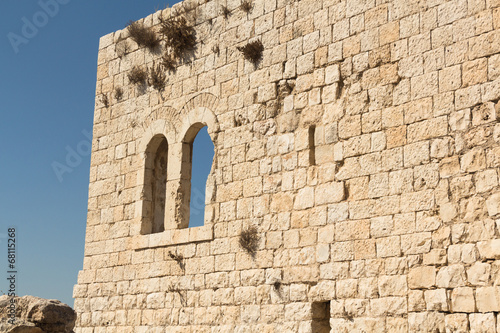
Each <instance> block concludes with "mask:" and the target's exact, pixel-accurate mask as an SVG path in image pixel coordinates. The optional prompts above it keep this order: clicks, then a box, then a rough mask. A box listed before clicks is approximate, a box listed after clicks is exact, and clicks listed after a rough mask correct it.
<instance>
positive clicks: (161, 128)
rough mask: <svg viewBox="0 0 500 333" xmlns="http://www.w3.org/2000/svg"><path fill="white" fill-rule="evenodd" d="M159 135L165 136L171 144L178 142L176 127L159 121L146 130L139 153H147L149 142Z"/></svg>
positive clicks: (162, 120)
mask: <svg viewBox="0 0 500 333" xmlns="http://www.w3.org/2000/svg"><path fill="white" fill-rule="evenodd" d="M158 134H163V135H164V136H165V138H166V139H167V141H168V143H169V144H170V143H173V142H176V141H177V131H176V130H175V127H174V125H173V124H172V123H171V122H169V121H167V120H164V119H158V120H155V121H153V122H151V123H150V124H149V126H148V127H147V128H145V130H144V132H143V134H142V137H141V138H140V140H139V146H138V149H139V152H140V153H145V152H146V150H147V148H148V144H149V142H151V140H152V139H153V138H154V137H155V136H156V135H158Z"/></svg>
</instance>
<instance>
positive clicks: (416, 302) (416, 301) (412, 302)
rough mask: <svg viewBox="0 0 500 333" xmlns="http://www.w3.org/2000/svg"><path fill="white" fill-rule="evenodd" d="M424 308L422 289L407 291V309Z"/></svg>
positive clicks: (419, 309) (422, 309)
mask: <svg viewBox="0 0 500 333" xmlns="http://www.w3.org/2000/svg"><path fill="white" fill-rule="evenodd" d="M425 309H426V304H425V299H424V292H423V291H422V290H410V291H409V292H408V311H410V312H413V311H419V312H420V311H424V310H425Z"/></svg>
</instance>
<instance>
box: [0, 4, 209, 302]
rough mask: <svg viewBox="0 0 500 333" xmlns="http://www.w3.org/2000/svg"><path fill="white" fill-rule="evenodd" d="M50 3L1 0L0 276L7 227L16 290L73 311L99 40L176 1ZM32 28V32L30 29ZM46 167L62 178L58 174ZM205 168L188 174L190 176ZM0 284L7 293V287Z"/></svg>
mask: <svg viewBox="0 0 500 333" xmlns="http://www.w3.org/2000/svg"><path fill="white" fill-rule="evenodd" d="M55 1H56V0H42V1H41V3H52V4H53V3H55ZM57 1H58V2H57V4H58V5H59V8H58V10H55V7H54V6H52V7H47V8H49V11H51V14H52V15H51V16H49V15H44V14H41V12H42V11H43V9H42V6H41V4H40V2H39V1H28V0H23V1H19V0H3V1H1V2H0V78H1V79H0V101H1V102H0V116H1V120H0V270H1V271H2V272H4V274H5V275H6V274H7V273H6V272H7V248H6V243H7V242H6V239H5V234H6V232H7V227H8V226H14V227H16V228H17V245H18V258H17V267H16V268H17V270H18V276H17V293H18V294H19V295H25V294H29V295H35V296H39V297H43V298H52V299H59V300H61V301H63V302H65V303H68V304H70V305H73V299H72V289H73V285H74V284H75V283H76V280H77V274H78V271H79V270H80V269H81V268H82V264H83V250H84V240H85V224H86V214H87V195H88V179H89V165H90V154H88V149H87V148H88V144H89V142H90V141H89V135H88V133H91V131H92V120H93V109H94V92H95V78H96V70H97V51H98V43H99V38H100V37H101V36H103V35H106V34H108V33H110V32H112V31H115V30H118V29H122V28H123V27H124V26H125V25H126V23H127V22H128V21H129V20H137V19H140V18H142V17H145V16H147V15H149V14H151V13H153V12H154V11H155V9H156V8H163V7H165V6H166V5H172V4H173V3H175V2H176V1H158V0H155V1H153V0H135V1H131V0H120V1H118V0H106V1H102V0H101V1H97V0H87V1H81V0H80V1H78V0H57ZM26 22H29V23H26ZM34 23H37V24H38V25H39V28H37V31H34V30H33V29H32V30H30V29H29V28H30V27H29V24H34ZM25 25H26V26H27V27H25V28H24V30H23V27H24V26H25ZM31 28H32V27H31ZM35 28H36V26H35ZM18 37H20V38H18ZM25 37H29V38H25ZM9 38H10V39H9ZM12 41H14V42H12ZM13 45H14V46H15V47H13ZM16 48H17V49H18V50H17V51H18V52H15V51H16V50H15V49H16ZM203 135H205V137H206V132H205V133H203V134H200V135H199V137H200V136H203ZM200 140H201V139H198V137H197V140H196V141H195V148H194V149H195V160H194V161H193V163H194V164H195V165H199V164H200V163H199V162H197V160H196V158H197V157H196V152H197V151H209V150H210V149H208V148H210V147H209V146H210V143H207V142H205V144H204V145H203V146H202V147H201V148H200V147H197V146H196V144H197V143H198V141H200ZM212 151H213V150H212ZM72 152H73V153H72ZM71 154H74V156H72V158H69V159H68V160H67V158H68V155H71ZM202 158H208V159H209V160H210V159H211V155H203V156H202ZM68 162H69V163H68ZM204 164H205V165H207V163H204ZM54 165H56V166H61V165H64V166H66V167H67V169H65V170H66V171H68V172H66V173H63V174H60V175H59V176H60V177H58V176H57V174H56V172H54V169H53V166H54ZM209 169H210V168H209V166H208V168H207V167H205V169H204V170H202V171H201V173H200V171H199V170H198V169H193V177H197V176H198V175H199V174H206V173H208V171H209ZM69 170H71V172H69ZM200 178H203V177H200ZM193 181H196V179H194V180H193ZM193 187H196V185H193ZM197 223H198V224H199V223H200V222H199V221H198V222H197ZM0 281H1V282H0V291H2V292H4V293H6V292H7V289H8V286H7V281H6V279H5V278H2V279H0Z"/></svg>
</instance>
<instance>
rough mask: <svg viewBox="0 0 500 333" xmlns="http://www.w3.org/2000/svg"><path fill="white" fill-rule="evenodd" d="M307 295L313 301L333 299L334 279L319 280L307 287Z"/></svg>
mask: <svg viewBox="0 0 500 333" xmlns="http://www.w3.org/2000/svg"><path fill="white" fill-rule="evenodd" d="M308 297H309V299H311V300H312V301H315V302H319V301H324V300H331V299H334V298H335V297H336V296H335V281H321V282H319V283H318V284H317V285H315V286H313V287H311V288H310V289H309V293H308Z"/></svg>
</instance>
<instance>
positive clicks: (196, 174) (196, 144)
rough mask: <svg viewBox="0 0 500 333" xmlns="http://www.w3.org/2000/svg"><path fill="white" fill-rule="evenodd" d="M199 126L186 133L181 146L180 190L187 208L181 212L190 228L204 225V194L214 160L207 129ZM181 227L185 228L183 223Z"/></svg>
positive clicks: (212, 145) (212, 147)
mask: <svg viewBox="0 0 500 333" xmlns="http://www.w3.org/2000/svg"><path fill="white" fill-rule="evenodd" d="M200 126H203V125H201V124H198V125H194V126H193V127H192V128H191V129H190V130H189V131H188V133H187V134H186V142H185V143H184V144H183V154H184V156H185V158H183V167H182V179H181V181H182V184H181V189H182V190H183V191H184V196H185V199H184V200H183V205H185V207H189V209H188V210H183V213H184V218H185V220H186V221H189V222H188V223H187V226H188V227H190V228H192V227H200V226H203V225H204V220H205V202H206V199H205V192H206V188H207V180H208V176H209V174H210V170H211V169H212V162H213V158H214V144H213V142H212V139H211V138H210V135H209V134H208V128H207V127H206V126H203V127H201V128H200ZM186 157H187V158H186ZM186 199H188V200H186ZM183 225H184V227H185V226H186V224H185V222H184V223H183ZM181 227H182V225H181Z"/></svg>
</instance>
